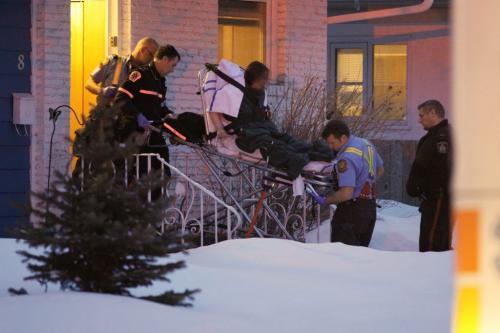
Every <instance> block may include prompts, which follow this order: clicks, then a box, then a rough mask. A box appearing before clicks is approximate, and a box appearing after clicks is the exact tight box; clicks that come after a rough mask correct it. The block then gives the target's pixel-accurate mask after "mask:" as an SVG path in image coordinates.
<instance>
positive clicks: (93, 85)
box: [85, 37, 158, 105]
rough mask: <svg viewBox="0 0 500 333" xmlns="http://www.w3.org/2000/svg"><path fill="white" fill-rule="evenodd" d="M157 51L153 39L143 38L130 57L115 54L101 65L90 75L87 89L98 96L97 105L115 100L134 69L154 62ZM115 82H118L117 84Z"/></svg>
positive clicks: (156, 45)
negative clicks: (119, 88)
mask: <svg viewBox="0 0 500 333" xmlns="http://www.w3.org/2000/svg"><path fill="white" fill-rule="evenodd" d="M157 49H158V43H157V42H156V41H155V40H154V39H153V38H150V37H144V38H142V39H141V40H140V41H139V42H138V43H137V45H136V46H135V48H134V50H133V51H132V53H131V54H130V55H128V56H126V57H120V56H118V55H116V54H114V55H112V56H110V57H109V58H107V59H106V60H104V61H103V62H102V63H101V64H99V66H97V68H96V69H94V71H93V72H92V73H91V74H90V77H89V79H88V80H87V82H86V84H85V89H87V90H88V91H89V92H91V93H92V94H94V95H97V104H99V105H106V104H107V102H110V101H112V100H113V98H114V97H115V95H116V92H117V91H118V87H119V86H120V85H121V84H123V82H125V80H127V78H128V76H129V74H130V73H131V72H132V71H133V70H134V69H136V68H138V67H140V66H145V65H147V64H149V63H150V62H151V61H153V56H154V54H155V52H156V50H157ZM115 76H116V77H115ZM113 80H116V83H114V82H113Z"/></svg>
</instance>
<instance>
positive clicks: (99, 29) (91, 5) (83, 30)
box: [69, 0, 108, 139]
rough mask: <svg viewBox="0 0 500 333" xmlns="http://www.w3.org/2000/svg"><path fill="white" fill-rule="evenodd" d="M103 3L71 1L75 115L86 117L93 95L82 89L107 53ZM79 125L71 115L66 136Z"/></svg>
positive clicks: (106, 19)
mask: <svg viewBox="0 0 500 333" xmlns="http://www.w3.org/2000/svg"><path fill="white" fill-rule="evenodd" d="M107 6H108V1H107V0H79V1H76V0H72V1H71V81H70V85H71V86H70V103H71V106H72V107H73V108H74V109H75V111H76V113H77V114H78V115H79V117H80V116H81V115H84V116H85V117H88V115H89V111H90V110H91V109H92V106H93V105H95V103H96V96H95V95H93V94H91V93H90V92H88V91H87V90H86V89H85V83H86V81H87V79H88V78H89V76H90V73H91V72H92V71H93V70H94V69H95V68H96V66H98V65H99V63H100V62H102V61H103V60H104V59H105V57H106V55H107V53H108V50H107V22H108V15H107V13H108V10H107ZM80 127H81V126H80V125H79V123H78V122H77V119H76V118H75V116H74V115H73V114H72V115H71V118H70V132H69V137H70V139H73V138H74V136H75V131H76V130H78V129H79V128H80Z"/></svg>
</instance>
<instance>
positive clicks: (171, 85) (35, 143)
mask: <svg viewBox="0 0 500 333" xmlns="http://www.w3.org/2000/svg"><path fill="white" fill-rule="evenodd" d="M269 1H272V2H270V5H269V6H268V8H269V9H271V8H274V11H275V12H274V14H273V16H272V22H271V27H272V28H273V29H275V31H276V34H275V36H277V40H274V39H273V40H269V41H268V42H269V43H274V42H276V45H277V46H278V49H277V52H276V55H275V59H273V61H275V62H276V63H277V67H278V68H279V73H278V74H279V76H280V78H283V76H285V74H286V76H287V77H288V79H290V80H293V81H297V83H298V84H300V78H301V77H302V76H304V75H308V74H310V75H315V76H318V77H320V78H322V79H324V80H326V61H327V57H326V37H327V29H326V25H325V23H324V20H325V18H326V12H327V2H326V0H317V1H302V0H287V1H285V0H269ZM32 13H33V15H32V40H33V41H32V48H33V50H32V54H31V58H32V63H33V73H32V92H33V94H34V95H35V97H36V124H35V125H34V126H33V128H32V133H31V134H32V137H31V153H30V164H31V165H30V173H31V180H32V181H31V189H32V190H34V191H43V190H45V188H46V182H47V170H48V164H49V142H50V136H51V132H52V122H51V121H50V120H49V113H48V109H49V108H55V107H57V106H59V105H63V104H69V97H70V2H69V1H66V0H33V1H32ZM117 15H118V27H117V29H118V50H119V52H120V53H122V54H128V53H129V52H130V50H131V49H132V48H133V47H134V45H135V43H136V42H137V41H138V40H139V39H140V38H142V37H144V36H151V37H153V38H156V39H157V40H158V42H159V43H160V44H165V43H170V44H173V45H175V46H176V47H177V48H178V49H179V51H180V52H181V55H182V61H181V62H180V64H179V65H178V67H177V69H176V70H175V71H174V72H173V73H172V74H171V75H169V77H168V78H167V87H168V94H167V102H168V104H169V106H170V107H172V108H173V109H174V110H175V111H176V112H187V111H189V112H200V111H201V110H200V108H201V103H200V98H199V96H198V95H197V94H196V92H197V90H198V87H197V78H196V75H197V71H198V70H199V69H200V68H201V66H202V65H203V64H204V63H205V62H215V61H216V60H217V59H216V58H217V45H218V41H217V38H218V36H217V35H218V26H217V22H218V1H217V0H168V1H166V0H164V1H161V0H120V1H118V13H117ZM276 45H275V46H276ZM281 92H282V87H281V86H280V85H279V84H276V85H274V86H272V87H271V89H270V95H271V97H272V98H273V97H274V98H275V99H278V98H279V95H280V93H281ZM69 118H70V113H69V112H68V110H63V112H62V114H61V116H60V118H59V120H58V122H57V126H56V131H55V135H54V139H53V152H52V170H53V171H54V170H60V171H65V170H67V166H68V162H69V154H68V148H69V143H68V133H69ZM174 150H175V149H174Z"/></svg>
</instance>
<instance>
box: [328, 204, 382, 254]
mask: <svg viewBox="0 0 500 333" xmlns="http://www.w3.org/2000/svg"><path fill="white" fill-rule="evenodd" d="M376 220H377V205H376V203H375V200H367V199H359V198H358V199H356V200H355V201H353V200H351V201H348V202H346V203H341V204H339V205H337V209H336V210H335V213H334V214H333V218H332V233H331V241H332V242H342V243H344V244H347V245H356V246H366V247H367V246H368V245H369V244H370V241H371V239H372V235H373V229H374V228H375V221H376Z"/></svg>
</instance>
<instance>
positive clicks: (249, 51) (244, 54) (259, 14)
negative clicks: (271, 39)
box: [218, 0, 266, 67]
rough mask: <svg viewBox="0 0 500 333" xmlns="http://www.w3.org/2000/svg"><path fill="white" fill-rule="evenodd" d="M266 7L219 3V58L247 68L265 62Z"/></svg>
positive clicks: (257, 3)
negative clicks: (256, 62) (253, 63)
mask: <svg viewBox="0 0 500 333" xmlns="http://www.w3.org/2000/svg"><path fill="white" fill-rule="evenodd" d="M265 28H266V3H264V2H254V1H235V0H232V1H231V0H219V55H218V59H219V60H220V59H222V58H224V59H228V60H231V61H233V62H235V63H237V64H239V65H240V66H243V67H246V66H247V65H248V64H249V63H250V62H252V61H254V60H258V61H261V62H264V61H265V36H266V29H265Z"/></svg>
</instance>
